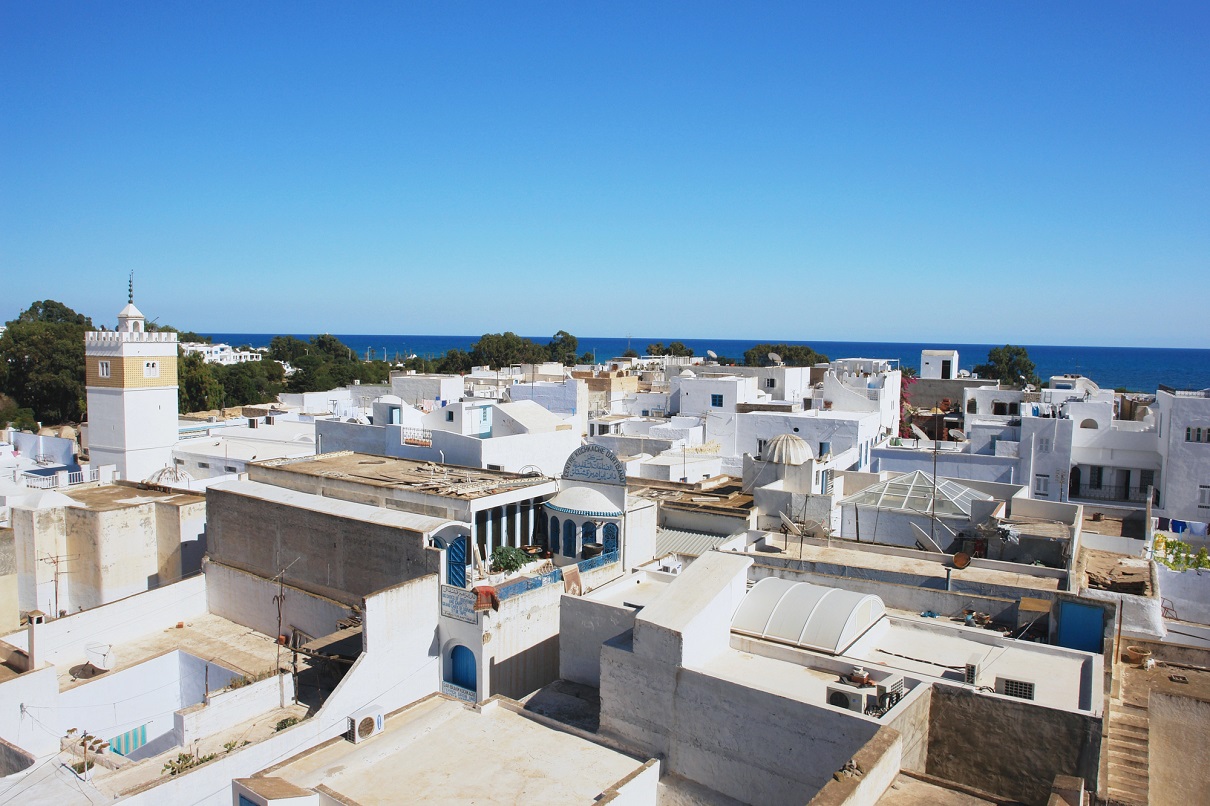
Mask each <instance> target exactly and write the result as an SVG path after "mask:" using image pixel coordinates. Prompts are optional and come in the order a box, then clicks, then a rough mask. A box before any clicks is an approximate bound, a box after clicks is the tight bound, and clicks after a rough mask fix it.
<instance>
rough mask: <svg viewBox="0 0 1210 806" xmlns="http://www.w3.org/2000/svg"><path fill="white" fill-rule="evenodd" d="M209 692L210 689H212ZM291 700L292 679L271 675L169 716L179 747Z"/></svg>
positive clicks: (292, 692) (216, 695)
mask: <svg viewBox="0 0 1210 806" xmlns="http://www.w3.org/2000/svg"><path fill="white" fill-rule="evenodd" d="M212 690H213V689H212ZM283 696H284V697H285V701H286V702H290V701H292V700H293V699H294V679H293V678H292V677H291V676H290V675H287V674H283V675H274V676H273V677H267V678H265V679H264V680H260V681H258V682H256V683H253V684H252V685H249V686H244V687H242V688H233V689H230V690H228V691H222V692H221V693H218V694H214V695H211V697H210V698H209V700H208V701H207V702H200V703H196V704H194V705H190V706H188V707H186V708H183V709H182V710H180V711H177V712H176V713H175V714H173V734H174V735H175V737H176V742H177V744H179V745H182V746H185V745H188V744H190V743H191V742H193V741H194V740H197V739H204V738H206V737H207V736H213V735H214V734H216V733H219V732H220V731H224V730H227V729H228V728H233V727H235V726H236V725H239V724H240V723H242V722H247V721H249V720H251V719H255V718H256V717H258V716H260V715H261V714H264V713H267V712H269V711H272V710H274V709H276V708H278V707H280V706H281V702H282V697H283Z"/></svg>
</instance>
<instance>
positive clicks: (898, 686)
mask: <svg viewBox="0 0 1210 806" xmlns="http://www.w3.org/2000/svg"><path fill="white" fill-rule="evenodd" d="M886 694H898V695H899V696H900V697H902V696H903V675H901V674H893V675H891V676H890V677H888V678H887V679H886V680H883V681H882V682H881V683H879V684H878V701H879V702H882V698H883V696H884V695H886Z"/></svg>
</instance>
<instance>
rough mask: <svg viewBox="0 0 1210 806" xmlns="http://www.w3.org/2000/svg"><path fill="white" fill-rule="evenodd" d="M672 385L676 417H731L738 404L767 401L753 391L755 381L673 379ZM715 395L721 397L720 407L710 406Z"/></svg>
mask: <svg viewBox="0 0 1210 806" xmlns="http://www.w3.org/2000/svg"><path fill="white" fill-rule="evenodd" d="M672 385H673V391H674V393H676V400H677V404H676V405H677V411H676V413H678V414H696V415H704V414H706V413H707V412H713V413H715V414H723V413H734V412H735V407H736V406H737V405H738V404H740V403H756V402H758V401H760V400H761V399H762V398H763V399H766V400H768V399H769V398H768V396H767V395H764V394H763V393H762V392H760V391H759V390H758V389H757V388H756V378H743V377H735V376H729V377H724V378H718V377H704V378H681V377H676V378H673V381H672ZM714 395H721V396H722V405H721V406H715V405H713V404H712V403H711V400H712V398H713V396H714Z"/></svg>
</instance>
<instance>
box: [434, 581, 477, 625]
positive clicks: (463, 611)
mask: <svg viewBox="0 0 1210 806" xmlns="http://www.w3.org/2000/svg"><path fill="white" fill-rule="evenodd" d="M441 615H443V616H449V617H450V618H456V619H458V620H459V621H465V622H466V623H468V624H478V623H479V615H478V614H477V613H475V594H474V593H472V592H471V591H468V590H465V589H463V588H455V587H452V586H450V585H442V586H441Z"/></svg>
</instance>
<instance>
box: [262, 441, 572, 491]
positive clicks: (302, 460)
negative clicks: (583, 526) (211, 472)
mask: <svg viewBox="0 0 1210 806" xmlns="http://www.w3.org/2000/svg"><path fill="white" fill-rule="evenodd" d="M257 464H258V465H261V466H263V467H266V468H271V469H273V470H277V471H282V472H288V473H298V474H301V475H307V476H319V477H324V478H337V479H349V480H352V481H356V482H358V483H360V484H367V485H370V486H373V487H384V488H392V489H403V490H412V491H415V492H422V493H426V494H428V495H440V496H444V497H447V498H459V499H462V500H474V499H476V498H484V497H486V496H489V495H495V494H496V493H500V492H503V491H505V490H510V489H519V488H522V487H529V486H533V485H536V484H542V483H547V482H550V481H551V479H549V478H546V477H545V476H523V475H521V474H520V473H507V472H505V471H502V470H480V469H478V468H470V467H460V466H457V465H441V464H437V463H435V462H420V461H416V460H413V459H400V458H398V457H394V456H376V455H371V454H364V453H354V452H352V451H337V452H335V453H324V454H320V455H318V456H304V457H299V458H296V459H273V460H269V461H266V462H258V463H257Z"/></svg>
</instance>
